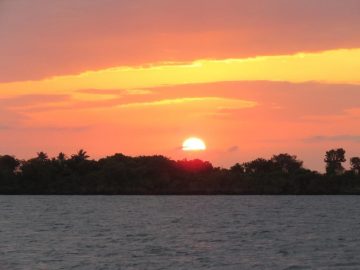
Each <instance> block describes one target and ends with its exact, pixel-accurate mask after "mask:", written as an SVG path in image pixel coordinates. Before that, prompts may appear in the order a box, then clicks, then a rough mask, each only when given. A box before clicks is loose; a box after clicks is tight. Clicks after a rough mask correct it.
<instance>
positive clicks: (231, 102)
mask: <svg viewBox="0 0 360 270" xmlns="http://www.w3.org/2000/svg"><path fill="white" fill-rule="evenodd" d="M199 102H200V103H201V102H207V103H212V104H213V105H214V106H215V107H216V108H217V109H221V108H222V107H223V106H224V105H225V106H226V105H227V106H231V107H236V108H238V109H239V108H253V107H255V106H257V102H255V101H248V100H240V99H231V98H222V97H187V98H174V99H162V100H155V101H149V102H134V103H128V104H121V105H118V107H120V108H136V107H154V106H168V105H179V104H188V103H199Z"/></svg>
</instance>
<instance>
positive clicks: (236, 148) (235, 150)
mask: <svg viewBox="0 0 360 270" xmlns="http://www.w3.org/2000/svg"><path fill="white" fill-rule="evenodd" d="M237 151H239V147H238V146H236V145H234V146H231V147H229V149H228V152H230V153H232V152H237Z"/></svg>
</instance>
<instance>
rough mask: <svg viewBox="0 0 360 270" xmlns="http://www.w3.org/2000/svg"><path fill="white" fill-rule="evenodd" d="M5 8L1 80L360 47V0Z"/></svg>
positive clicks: (20, 0) (159, 0)
mask: <svg viewBox="0 0 360 270" xmlns="http://www.w3.org/2000/svg"><path fill="white" fill-rule="evenodd" d="M0 5H1V8H0V36H6V39H3V40H2V42H1V47H0V59H1V62H0V70H1V71H2V72H1V74H0V81H18V80H30V79H41V78H45V77H46V78H48V77H52V76H58V75H64V74H78V73H81V72H83V71H86V70H99V69H104V68H107V67H114V66H134V65H144V64H148V63H159V62H168V61H193V60H195V59H224V58H246V57H254V56H257V55H278V54H292V53H295V52H303V51H307V52H309V51H321V50H327V49H335V48H355V47H359V46H360V36H359V35H358V33H359V31H360V29H359V27H360V16H359V14H358V10H359V9H360V2H359V1H358V0H341V1H340V0H317V1H314V0H292V1H288V0H257V1H248V0H227V1H224V0H212V1H203V0H197V1H193V0H183V1H168V0H152V1H149V0H132V1H117V0H107V1H106V2H105V3H104V1H103V0H93V1H91V4H89V1H88V0H73V1H71V2H69V1H44V0H32V1H31V5H30V4H29V1H28V0H17V1H13V0H2V1H0ZM144 48H145V49H144ZM33 63H36V65H34V64H33ZM52 63H56V64H52ZM29 66H31V68H29Z"/></svg>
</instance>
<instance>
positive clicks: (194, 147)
mask: <svg viewBox="0 0 360 270" xmlns="http://www.w3.org/2000/svg"><path fill="white" fill-rule="evenodd" d="M182 149H183V150H184V151H203V150H206V145H205V143H204V141H203V140H201V139H199V138H195V137H191V138H188V139H186V140H185V141H184V142H183V145H182Z"/></svg>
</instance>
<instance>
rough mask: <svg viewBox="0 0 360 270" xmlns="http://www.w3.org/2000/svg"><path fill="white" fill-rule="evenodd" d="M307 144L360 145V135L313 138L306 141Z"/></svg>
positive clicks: (319, 136)
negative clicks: (341, 143)
mask: <svg viewBox="0 0 360 270" xmlns="http://www.w3.org/2000/svg"><path fill="white" fill-rule="evenodd" d="M304 141H305V142H309V143H317V142H356V143H360V135H349V134H342V135H334V136H323V135H318V136H312V137H308V138H305V139H304Z"/></svg>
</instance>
